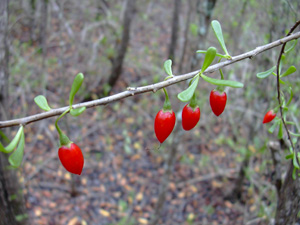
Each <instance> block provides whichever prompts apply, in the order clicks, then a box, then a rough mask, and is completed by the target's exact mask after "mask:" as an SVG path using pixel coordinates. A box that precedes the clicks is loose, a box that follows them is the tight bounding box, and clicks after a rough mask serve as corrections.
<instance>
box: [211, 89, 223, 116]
mask: <svg viewBox="0 0 300 225" xmlns="http://www.w3.org/2000/svg"><path fill="white" fill-rule="evenodd" d="M226 101H227V95H226V92H223V93H219V92H218V91H217V90H212V91H211V92H210V97H209V103H210V107H211V110H212V111H213V113H214V114H215V115H216V116H220V115H221V114H222V113H223V111H224V109H225V106H226Z"/></svg>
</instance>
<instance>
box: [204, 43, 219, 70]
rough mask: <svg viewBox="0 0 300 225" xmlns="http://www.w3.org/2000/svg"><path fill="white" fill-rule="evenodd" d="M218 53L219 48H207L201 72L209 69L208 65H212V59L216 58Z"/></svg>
mask: <svg viewBox="0 0 300 225" xmlns="http://www.w3.org/2000/svg"><path fill="white" fill-rule="evenodd" d="M216 53H217V49H216V48H214V47H209V48H208V49H207V52H206V54H205V58H204V62H203V66H202V68H201V73H204V71H205V70H206V69H207V67H209V66H210V64H211V63H212V61H214V59H215V57H216Z"/></svg>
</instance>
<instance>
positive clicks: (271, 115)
mask: <svg viewBox="0 0 300 225" xmlns="http://www.w3.org/2000/svg"><path fill="white" fill-rule="evenodd" d="M275 117H276V113H274V111H273V110H270V111H268V112H267V113H266V115H265V117H264V120H263V123H269V122H271V121H272V120H273V119H274V118H275Z"/></svg>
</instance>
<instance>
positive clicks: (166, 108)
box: [163, 88, 172, 112]
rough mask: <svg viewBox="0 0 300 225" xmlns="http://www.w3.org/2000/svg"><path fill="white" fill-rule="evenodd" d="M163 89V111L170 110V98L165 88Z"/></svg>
mask: <svg viewBox="0 0 300 225" xmlns="http://www.w3.org/2000/svg"><path fill="white" fill-rule="evenodd" d="M163 91H164V92H165V96H166V98H165V102H164V106H163V111H164V112H165V111H172V107H171V102H170V99H169V95H168V92H167V90H166V89H165V88H163Z"/></svg>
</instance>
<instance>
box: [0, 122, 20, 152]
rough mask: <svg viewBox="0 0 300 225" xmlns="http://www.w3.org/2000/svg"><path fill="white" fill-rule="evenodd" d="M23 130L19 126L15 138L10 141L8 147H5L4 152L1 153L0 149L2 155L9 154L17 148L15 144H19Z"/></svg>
mask: <svg viewBox="0 0 300 225" xmlns="http://www.w3.org/2000/svg"><path fill="white" fill-rule="evenodd" d="M23 129H24V128H23V126H20V128H19V130H18V132H17V134H16V136H15V137H14V138H13V139H12V141H11V142H10V143H9V145H7V146H6V147H5V149H4V151H3V149H1V150H2V151H3V152H4V153H10V152H12V151H13V150H14V149H15V148H16V147H17V144H18V143H19V140H20V137H21V134H22V132H23Z"/></svg>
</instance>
